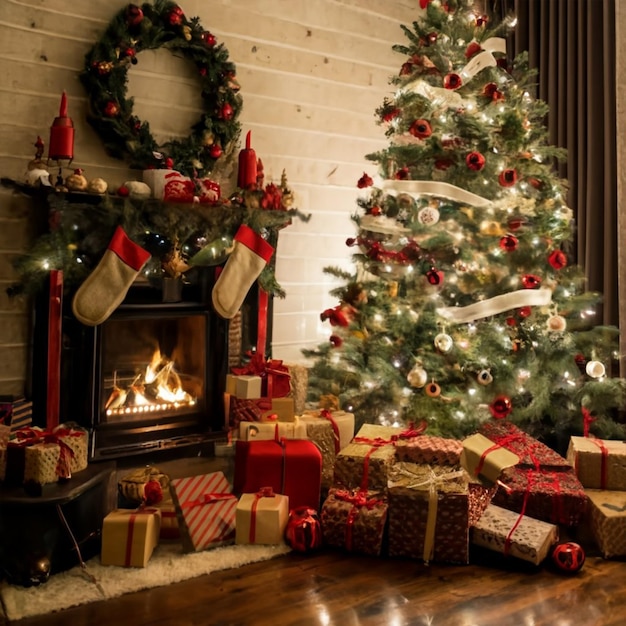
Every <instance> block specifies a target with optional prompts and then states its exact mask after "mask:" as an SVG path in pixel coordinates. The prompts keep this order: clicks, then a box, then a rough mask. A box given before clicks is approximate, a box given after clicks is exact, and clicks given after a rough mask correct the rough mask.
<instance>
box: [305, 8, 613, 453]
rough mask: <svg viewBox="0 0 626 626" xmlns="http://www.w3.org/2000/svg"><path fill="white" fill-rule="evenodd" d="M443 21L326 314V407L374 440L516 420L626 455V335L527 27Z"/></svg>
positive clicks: (320, 382)
mask: <svg viewBox="0 0 626 626" xmlns="http://www.w3.org/2000/svg"><path fill="white" fill-rule="evenodd" d="M420 4H421V5H422V8H423V9H425V11H423V12H422V14H421V15H420V18H419V19H418V20H417V21H415V22H413V23H412V25H411V27H410V28H409V27H407V26H402V30H403V31H404V34H405V35H406V37H407V39H408V43H406V44H405V45H396V46H394V47H393V49H394V50H395V51H397V52H399V53H401V54H402V55H404V57H405V59H406V60H405V61H404V63H403V64H402V65H401V68H400V71H399V73H398V75H397V76H394V77H393V78H392V79H391V81H390V82H391V84H392V85H393V87H394V93H393V96H392V97H391V96H390V97H388V98H386V99H384V101H383V103H382V105H381V106H380V107H379V108H378V109H377V111H376V117H377V121H378V123H379V124H381V125H382V126H383V127H384V128H385V129H386V130H385V134H386V137H388V139H389V144H388V146H387V147H386V148H385V149H383V150H381V151H379V152H376V153H374V154H369V155H367V159H368V160H370V161H372V162H374V163H376V164H377V166H378V175H377V180H376V181H375V180H374V178H372V177H371V176H370V175H369V174H368V173H367V172H364V174H363V176H362V177H361V178H360V180H359V181H358V187H359V188H361V189H362V190H363V191H362V194H361V196H360V198H359V200H358V211H357V212H356V213H355V214H354V215H353V221H354V223H355V225H356V230H357V233H356V236H355V237H351V238H349V239H348V240H347V242H346V243H347V245H348V246H351V247H352V248H353V250H354V254H353V258H354V263H355V270H354V272H353V273H350V272H346V271H343V270H341V269H339V268H333V267H330V268H326V269H325V271H327V272H328V273H330V274H332V275H333V276H335V277H336V278H338V279H339V282H340V283H341V286H340V287H338V288H337V289H335V290H334V291H333V292H332V293H333V294H334V295H336V296H337V297H338V298H339V304H338V305H337V306H336V307H334V308H332V309H328V310H326V311H324V312H323V313H322V314H321V318H322V320H324V321H326V322H328V323H329V324H330V325H331V332H332V334H331V335H330V340H329V342H328V343H326V344H324V345H322V346H320V347H319V348H318V349H316V350H305V351H304V354H305V355H306V356H307V357H311V358H312V359H313V361H312V368H311V373H310V387H309V391H310V394H309V398H310V399H311V400H316V399H319V398H320V397H321V396H322V395H325V394H333V395H335V396H337V397H338V398H339V402H340V405H341V407H342V408H344V409H346V410H351V411H353V412H354V413H355V417H356V420H357V425H358V424H360V423H364V422H370V423H381V424H387V425H396V424H397V425H401V424H403V425H405V424H407V423H410V422H414V423H421V422H425V424H426V425H427V432H428V433H429V434H433V435H437V434H438V435H443V436H451V437H462V436H464V435H466V434H468V433H470V432H473V431H474V430H475V429H476V427H477V426H478V425H479V424H480V423H481V422H483V421H484V420H488V419H494V418H495V419H508V420H510V421H511V422H513V423H515V424H517V425H518V426H520V427H522V428H524V429H525V430H526V431H527V432H529V433H530V434H532V435H533V436H536V437H538V438H540V439H542V440H544V441H546V442H548V443H551V444H555V447H558V446H562V445H563V443H564V442H565V443H566V442H567V439H568V438H569V435H572V434H576V435H579V434H583V433H585V434H588V433H589V432H591V433H594V434H597V435H598V436H602V437H605V438H612V437H623V436H624V433H623V426H622V424H620V422H619V416H618V414H617V410H618V409H619V407H621V406H622V403H623V399H624V381H623V380H622V379H620V378H613V377H611V376H610V374H611V370H612V368H613V366H614V364H615V359H616V355H615V352H614V351H615V349H616V345H617V341H616V340H617V329H615V328H611V327H606V326H598V325H596V323H595V321H594V309H595V307H596V306H597V304H598V302H599V301H600V295H599V294H597V293H590V292H588V291H586V290H585V277H584V272H583V270H582V268H580V267H579V266H577V265H576V264H575V262H574V260H573V259H572V256H571V252H570V248H571V244H572V240H573V227H574V225H573V222H572V211H571V210H570V209H569V207H568V206H567V202H566V195H567V187H566V182H565V181H563V180H560V179H559V178H558V177H557V175H556V174H555V168H554V165H555V163H556V162H557V160H559V159H563V158H565V157H566V155H565V154H564V151H563V150H561V149H558V148H556V147H554V146H551V145H548V142H547V130H546V128H545V125H544V121H545V116H546V113H547V105H546V104H545V103H544V102H542V101H540V100H538V99H536V98H534V97H533V96H532V95H531V92H532V89H533V87H534V83H533V81H534V80H535V77H536V73H535V72H534V71H533V70H531V69H530V68H529V66H528V61H527V55H526V54H521V55H518V56H517V57H516V58H515V59H510V58H508V57H507V54H506V39H505V36H506V34H507V33H508V32H510V31H511V30H512V28H513V27H514V24H515V21H514V18H513V17H510V18H507V19H505V20H503V21H501V22H500V23H497V24H496V23H495V21H494V20H492V19H491V18H490V17H489V16H487V15H483V14H480V13H477V12H476V11H475V9H474V8H473V6H472V2H471V1H470V0H447V1H446V2H444V1H443V0H431V1H426V0H422V1H421V2H420Z"/></svg>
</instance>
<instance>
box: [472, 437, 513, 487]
mask: <svg viewBox="0 0 626 626" xmlns="http://www.w3.org/2000/svg"><path fill="white" fill-rule="evenodd" d="M518 463H519V457H518V456H517V454H513V452H510V451H509V450H506V449H505V448H502V447H501V446H499V445H498V444H496V443H494V442H493V441H491V439H487V437H485V436H484V435H481V434H480V433H476V434H475V435H470V436H469V437H466V438H465V439H464V440H463V451H462V452H461V465H462V466H463V467H464V468H465V470H466V471H467V473H468V474H469V475H470V477H471V478H478V477H479V476H480V477H481V478H485V479H486V480H488V481H490V482H492V483H495V482H496V481H497V480H498V478H499V477H500V474H501V473H502V470H503V469H505V468H507V467H512V466H514V465H517V464H518Z"/></svg>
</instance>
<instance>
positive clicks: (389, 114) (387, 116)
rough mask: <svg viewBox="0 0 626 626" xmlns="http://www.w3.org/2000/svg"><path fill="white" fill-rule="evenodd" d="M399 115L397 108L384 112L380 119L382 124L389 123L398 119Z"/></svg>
mask: <svg viewBox="0 0 626 626" xmlns="http://www.w3.org/2000/svg"><path fill="white" fill-rule="evenodd" d="M400 113H401V111H400V109H399V108H398V107H394V108H393V109H388V110H386V111H385V112H384V113H383V114H382V116H381V119H382V121H383V122H391V120H392V119H394V118H396V117H398V116H399V115H400Z"/></svg>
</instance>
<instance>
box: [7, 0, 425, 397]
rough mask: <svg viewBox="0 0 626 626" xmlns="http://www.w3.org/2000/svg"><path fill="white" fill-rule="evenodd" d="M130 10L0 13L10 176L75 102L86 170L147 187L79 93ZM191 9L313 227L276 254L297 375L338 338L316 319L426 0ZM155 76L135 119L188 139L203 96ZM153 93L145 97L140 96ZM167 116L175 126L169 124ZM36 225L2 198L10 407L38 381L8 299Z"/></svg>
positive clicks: (56, 2)
mask: <svg viewBox="0 0 626 626" xmlns="http://www.w3.org/2000/svg"><path fill="white" fill-rule="evenodd" d="M126 4H127V2H123V1H120V0H89V1H86V0H73V1H71V2H70V1H69V0H0V73H1V74H0V75H1V76H2V79H1V80H0V176H3V177H9V178H19V177H21V176H22V174H23V172H24V170H25V168H26V164H27V162H28V161H29V160H30V159H31V158H32V157H33V154H34V149H33V143H34V141H35V139H36V137H37V135H41V136H42V138H43V139H44V140H45V141H46V142H47V141H48V135H49V130H48V129H49V126H50V124H51V122H52V120H53V118H54V117H55V116H56V115H57V112H58V107H59V102H60V94H61V92H62V91H63V90H64V89H65V90H66V91H67V93H68V99H69V113H70V115H71V117H72V118H73V120H74V124H75V126H76V141H75V164H76V166H80V167H82V168H84V169H85V172H86V174H87V176H88V177H96V176H100V177H103V178H104V179H105V180H107V181H108V182H109V184H110V185H111V186H116V185H119V184H121V183H122V182H124V181H125V180H128V179H129V178H135V177H137V176H136V173H131V172H129V170H128V169H127V168H126V167H125V166H124V163H123V162H121V161H117V160H114V159H111V158H109V157H107V156H106V155H105V153H104V150H103V148H102V147H101V145H100V141H99V139H98V137H97V136H96V135H95V133H94V131H93V130H92V129H91V128H90V127H89V126H88V125H87V123H86V121H85V115H84V113H85V108H86V102H87V101H86V97H85V93H84V91H83V88H82V86H81V84H80V82H79V80H78V73H79V72H80V71H81V69H82V66H83V58H84V55H85V53H86V52H87V51H88V50H89V49H90V48H91V46H92V45H93V44H94V43H95V42H96V41H97V40H98V39H99V38H100V37H101V35H102V32H103V30H104V28H105V27H106V25H107V24H108V22H109V20H110V18H111V17H112V16H113V15H114V13H115V12H116V11H117V10H118V9H119V8H121V7H124V6H125V5H126ZM181 7H182V8H183V10H184V11H185V13H186V14H187V15H188V16H195V15H197V16H198V17H199V18H200V21H201V23H202V25H203V26H204V27H205V28H206V29H208V30H210V31H211V32H213V33H214V34H215V35H216V37H217V39H218V41H220V42H224V43H225V45H226V47H227V48H228V50H229V53H230V57H231V59H232V60H233V61H234V62H235V63H236V65H237V75H238V79H239V82H240V84H241V88H242V90H241V93H242V96H243V99H244V107H243V111H242V114H241V117H240V121H241V122H242V125H243V130H244V134H245V132H247V131H248V130H251V131H252V137H253V147H254V149H255V151H256V153H257V155H258V156H259V157H261V158H262V160H263V163H264V166H265V174H266V180H269V179H273V180H275V181H278V180H279V179H280V174H281V172H282V170H283V169H286V171H287V176H288V180H289V183H290V186H291V187H292V188H293V190H294V191H295V194H296V203H297V206H298V207H299V208H300V209H301V210H302V211H304V212H306V213H311V214H312V218H311V220H310V222H308V223H307V224H302V223H295V224H294V225H293V226H290V227H289V228H287V229H285V230H284V231H283V232H282V233H281V237H280V241H279V247H278V253H277V277H278V279H279V281H280V282H281V284H282V286H283V287H284V288H285V289H286V291H287V294H288V295H287V297H286V298H285V299H284V300H278V301H277V302H276V304H275V319H274V338H273V339H274V343H273V356H274V357H275V358H280V359H284V360H288V361H292V362H293V361H301V360H302V356H301V353H300V350H301V348H302V347H305V346H306V347H312V346H315V345H317V343H319V342H320V341H323V340H324V339H325V337H326V336H327V334H328V329H327V328H325V327H324V326H323V325H321V324H320V322H319V313H320V312H321V311H322V310H323V309H324V308H327V307H329V306H333V305H334V304H336V302H335V301H334V300H333V299H332V298H331V297H330V296H329V293H328V292H329V290H330V289H331V287H332V283H331V279H330V277H328V276H325V275H324V274H323V273H322V267H323V266H325V265H342V266H346V267H347V266H349V249H348V248H347V247H346V246H345V239H346V238H347V237H349V236H351V235H352V234H353V229H352V224H351V222H350V219H349V216H350V214H351V213H352V212H353V211H354V210H355V206H356V205H355V199H356V196H357V189H356V181H357V180H358V178H359V177H360V176H361V174H362V172H363V171H364V170H365V169H367V170H368V171H370V172H372V171H373V168H372V165H371V164H369V163H368V162H367V161H365V159H364V155H365V154H367V153H369V152H372V151H374V150H377V149H379V148H380V147H382V146H383V145H385V138H384V135H383V131H382V129H380V128H379V127H378V126H376V124H375V120H374V109H375V108H376V107H377V106H378V105H379V104H380V103H381V102H382V100H383V98H384V96H385V95H387V94H388V93H389V92H390V88H389V85H388V78H389V76H390V75H391V74H393V73H396V72H397V71H398V69H399V67H400V64H401V63H402V61H403V59H402V58H401V57H400V55H397V54H395V53H394V52H392V50H391V46H392V45H393V44H394V43H403V42H404V36H403V34H402V31H401V30H400V24H401V23H406V24H409V23H410V22H411V21H412V20H413V19H415V17H416V15H417V12H418V11H419V5H418V3H417V0H384V1H380V0H186V1H182V2H181ZM148 66H149V63H148V62H147V60H146V61H142V62H140V64H139V65H138V66H135V67H134V68H132V70H131V83H130V86H131V89H132V90H133V94H136V107H137V109H136V112H137V113H138V114H139V113H140V112H141V113H142V112H143V111H146V112H149V116H148V119H150V120H151V126H153V128H154V131H155V134H158V131H159V130H161V131H163V132H165V133H170V132H172V133H175V132H179V133H182V134H183V135H186V134H187V132H185V128H187V127H186V126H185V118H184V115H183V108H187V107H188V104H189V101H193V98H194V96H195V95H196V94H195V93H194V91H193V86H192V83H191V84H190V80H187V79H185V78H184V77H180V76H179V74H181V73H182V74H184V72H185V68H184V67H181V66H180V65H176V64H175V63H174V67H173V68H172V71H173V73H174V74H175V75H167V76H165V77H163V76H161V77H159V79H158V80H157V77H155V76H149V75H148V69H149V67H148ZM135 74H136V75H135ZM146 85H150V88H151V89H150V93H149V94H148V93H143V92H142V88H143V89H145V86H146ZM135 89H137V91H136V92H135V91H134V90H135ZM172 93H175V94H176V97H175V98H174V99H173V100H172V96H171V94H172ZM159 103H160V104H159ZM164 105H165V106H164ZM159 110H162V111H163V110H164V111H165V113H166V114H165V115H161V116H159ZM172 110H175V111H177V114H176V115H171V113H170V112H171V111H172ZM193 119H194V118H193V116H192V118H191V121H193ZM153 120H154V121H153ZM187 123H189V116H188V118H187ZM181 124H182V126H181ZM177 125H178V126H177ZM33 217H34V216H32V214H31V213H30V209H29V207H28V205H27V204H26V203H25V202H24V200H23V199H20V198H16V197H14V196H12V195H11V193H10V192H9V191H7V190H6V189H0V349H1V350H2V359H0V393H20V392H22V391H23V385H24V380H25V377H26V371H27V367H28V358H27V357H28V346H27V343H28V339H27V338H28V316H27V311H28V308H27V306H26V304H25V303H20V302H15V301H9V299H8V298H7V297H6V295H5V293H4V292H5V289H6V287H7V286H8V285H9V284H10V283H11V281H12V279H13V278H14V275H13V272H12V268H11V258H12V256H13V255H15V254H16V253H18V252H20V251H21V250H24V249H25V248H27V246H28V242H29V236H30V233H31V231H32V220H33Z"/></svg>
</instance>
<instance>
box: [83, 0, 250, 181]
mask: <svg viewBox="0 0 626 626" xmlns="http://www.w3.org/2000/svg"><path fill="white" fill-rule="evenodd" d="M159 48H167V49H168V50H170V51H171V52H172V53H173V54H176V55H182V56H183V57H184V58H185V59H187V60H188V61H190V62H192V63H194V64H195V66H196V68H197V69H198V77H199V81H200V88H201V96H202V102H203V107H204V110H203V113H202V116H201V118H200V120H199V121H198V122H197V123H196V124H195V125H194V126H193V127H192V132H191V134H190V136H189V137H187V138H184V139H182V140H169V141H167V142H166V143H164V144H162V145H158V144H157V142H156V140H155V139H154V137H153V136H152V134H151V132H150V126H149V124H148V122H145V121H141V120H140V119H138V117H137V116H136V115H134V114H133V98H127V93H126V92H127V81H128V69H129V68H130V67H131V66H132V65H134V64H136V63H137V62H138V59H137V54H138V53H140V52H142V51H143V50H156V49H159ZM80 78H81V82H82V83H83V85H84V87H85V89H86V90H87V93H88V96H89V112H88V116H87V119H88V121H89V123H90V124H91V125H92V126H93V128H94V129H95V130H96V132H97V133H98V135H99V136H100V138H101V139H102V141H103V143H104V147H105V149H106V151H107V152H108V153H109V154H110V155H111V156H113V157H115V158H119V159H124V160H127V161H128V162H129V165H130V167H131V168H137V169H149V168H155V167H156V168H159V167H170V168H173V169H175V170H177V171H179V172H181V173H183V174H185V175H187V176H191V177H195V176H197V175H203V174H208V173H209V172H211V171H212V170H213V168H214V166H215V163H216V161H217V160H218V159H219V157H220V156H221V155H222V154H224V153H227V152H229V150H231V149H232V147H233V145H234V142H235V141H236V140H237V139H238V137H239V133H240V125H239V123H238V121H237V118H238V116H239V112H240V110H241V106H242V102H241V97H240V96H239V94H238V91H239V85H238V84H237V80H236V77H235V65H234V64H233V63H232V62H230V61H229V60H228V51H227V50H226V48H225V47H224V45H223V44H217V42H216V40H215V37H214V36H213V35H212V34H211V33H210V32H209V31H207V30H204V28H203V27H202V26H201V25H200V22H199V18H197V17H193V18H191V19H188V18H187V17H186V16H185V14H184V13H183V11H182V9H181V8H180V7H179V6H178V5H177V4H176V3H175V2H171V1H169V0H155V1H154V4H150V3H144V4H142V5H141V6H138V5H135V4H129V5H128V6H127V7H126V8H124V9H122V10H120V11H119V12H118V13H117V14H116V15H115V16H114V18H113V19H112V21H111V22H110V24H109V26H108V28H107V29H106V31H105V33H104V35H103V37H102V39H101V40H100V41H99V42H97V43H96V45H95V46H94V47H93V48H92V49H91V50H90V51H89V52H88V53H87V55H86V57H85V69H84V70H83V72H82V73H81V75H80Z"/></svg>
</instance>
